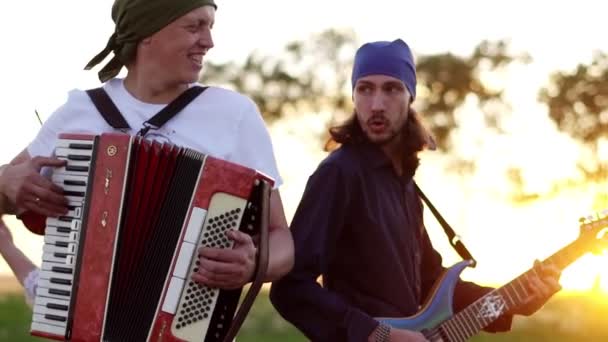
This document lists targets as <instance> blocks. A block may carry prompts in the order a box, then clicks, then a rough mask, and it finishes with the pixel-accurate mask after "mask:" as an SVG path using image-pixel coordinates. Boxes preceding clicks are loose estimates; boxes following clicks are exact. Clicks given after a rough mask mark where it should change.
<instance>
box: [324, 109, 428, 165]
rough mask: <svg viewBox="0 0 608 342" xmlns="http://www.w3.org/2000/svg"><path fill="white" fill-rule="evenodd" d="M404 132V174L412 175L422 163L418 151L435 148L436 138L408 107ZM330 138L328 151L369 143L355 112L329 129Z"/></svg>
mask: <svg viewBox="0 0 608 342" xmlns="http://www.w3.org/2000/svg"><path fill="white" fill-rule="evenodd" d="M402 133H403V147H402V151H403V156H404V157H403V175H404V176H405V177H408V176H409V177H412V176H413V175H414V173H415V172H416V169H417V168H418V165H419V164H420V160H419V158H418V152H421V151H422V150H424V149H425V148H428V149H433V150H434V149H435V139H434V138H433V135H432V134H431V132H430V131H429V130H428V129H427V128H426V127H424V125H423V124H422V120H421V119H420V116H419V114H418V113H417V112H416V111H415V110H414V109H413V108H412V107H409V108H408V115H407V120H406V122H405V124H404V125H403V128H402ZM329 134H330V138H329V139H328V140H327V142H326V143H325V150H326V151H333V150H334V149H336V148H338V147H339V146H340V145H358V144H364V143H368V142H369V139H368V138H367V136H366V135H365V133H364V132H363V129H361V125H360V124H359V120H357V113H356V112H353V115H351V116H350V117H349V118H348V120H346V121H345V122H344V123H343V124H340V125H337V126H333V127H331V128H330V129H329Z"/></svg>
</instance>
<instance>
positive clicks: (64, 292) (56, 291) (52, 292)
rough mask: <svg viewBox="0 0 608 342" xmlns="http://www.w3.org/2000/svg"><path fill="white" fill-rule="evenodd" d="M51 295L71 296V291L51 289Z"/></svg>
mask: <svg viewBox="0 0 608 342" xmlns="http://www.w3.org/2000/svg"><path fill="white" fill-rule="evenodd" d="M49 293H50V294H54V295H58V296H66V297H69V296H70V291H66V290H60V289H49Z"/></svg>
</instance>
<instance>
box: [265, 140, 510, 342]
mask: <svg viewBox="0 0 608 342" xmlns="http://www.w3.org/2000/svg"><path fill="white" fill-rule="evenodd" d="M422 211H423V207H422V203H421V201H420V199H419V197H418V195H417V193H416V191H415V188H414V184H413V181H412V180H411V179H406V180H404V179H402V178H401V177H399V176H398V175H397V174H396V173H395V171H394V169H393V167H392V164H391V162H390V160H389V159H388V158H387V157H386V156H385V154H384V153H383V152H382V150H381V149H380V148H378V147H377V146H374V145H371V144H363V145H357V146H351V145H346V146H342V147H340V148H339V149H337V150H336V151H334V152H333V153H332V154H331V155H330V156H329V157H327V158H326V159H325V160H324V161H323V162H322V163H321V164H320V165H319V167H318V168H317V170H316V171H315V172H314V174H313V175H312V176H311V177H310V178H309V180H308V183H307V185H306V189H305V191H304V194H303V197H302V200H301V202H300V204H299V206H298V209H297V211H296V214H295V215H294V218H293V220H292V224H291V231H292V234H293V237H294V243H295V265H294V268H293V270H292V271H291V272H290V273H288V274H287V275H286V276H285V277H283V278H282V279H280V280H279V281H277V282H275V283H274V284H273V286H272V289H271V294H270V296H271V297H270V298H271V301H272V303H273V304H274V306H275V307H276V309H277V310H278V311H279V313H280V314H281V315H282V316H283V317H284V318H285V319H286V320H288V321H290V322H291V323H292V324H294V325H295V326H296V327H297V328H298V329H300V330H301V331H302V332H303V333H304V334H305V335H306V336H307V337H308V338H310V339H311V340H313V341H367V338H368V336H369V335H370V334H371V332H372V331H373V330H374V329H375V328H376V326H377V325H378V322H377V321H375V320H374V319H373V317H378V316H385V317H388V316H393V317H396V316H410V315H413V314H415V313H416V312H417V311H418V309H419V307H420V305H421V303H422V301H423V299H425V298H426V296H427V294H428V292H429V291H430V289H431V288H432V285H433V284H434V282H435V280H437V279H438V276H439V275H440V274H441V272H442V271H443V267H442V265H441V256H440V255H439V254H438V253H437V252H436V251H435V250H434V249H433V247H432V245H431V242H430V240H429V237H428V235H427V233H426V230H425V229H424V224H423V220H422ZM320 275H321V276H322V283H323V286H322V287H321V286H320V285H319V284H318V283H317V281H316V280H317V278H318V277H319V276H320ZM489 290H490V289H488V288H482V287H479V286H477V285H475V284H472V283H466V282H461V284H459V286H457V288H456V297H455V299H454V303H455V305H454V306H455V310H456V311H457V310H459V309H461V308H464V307H465V306H466V305H468V304H469V303H472V302H473V301H474V300H475V299H476V298H478V297H480V296H481V295H483V294H485V293H486V292H487V291H489ZM509 326H510V319H509V320H507V321H505V322H503V323H502V324H500V326H498V327H495V328H496V329H497V330H505V329H508V328H509ZM490 330H492V329H490Z"/></svg>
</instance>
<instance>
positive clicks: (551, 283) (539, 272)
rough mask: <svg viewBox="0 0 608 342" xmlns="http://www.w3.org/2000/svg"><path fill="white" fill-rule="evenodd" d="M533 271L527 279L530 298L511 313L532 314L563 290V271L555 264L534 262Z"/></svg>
mask: <svg viewBox="0 0 608 342" xmlns="http://www.w3.org/2000/svg"><path fill="white" fill-rule="evenodd" d="M532 270H533V272H530V276H529V277H528V279H527V283H526V284H525V285H524V286H526V288H527V290H528V293H529V294H530V296H529V300H528V301H527V302H526V303H524V304H523V305H520V306H517V307H515V308H513V309H512V310H511V311H510V312H509V313H510V314H516V315H523V316H530V315H532V314H534V313H535V312H536V311H538V310H539V309H540V308H542V307H543V305H545V303H546V302H547V301H548V300H549V298H551V296H553V295H554V294H556V293H557V292H559V291H560V290H561V288H562V287H561V285H560V284H559V278H560V276H561V271H560V269H559V268H558V267H556V266H555V265H543V263H541V262H540V261H538V260H536V261H535V262H534V267H533V268H532Z"/></svg>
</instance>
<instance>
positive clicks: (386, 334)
mask: <svg viewBox="0 0 608 342" xmlns="http://www.w3.org/2000/svg"><path fill="white" fill-rule="evenodd" d="M390 340H391V327H390V326H389V325H386V324H384V323H380V324H378V326H377V327H376V329H374V331H372V334H371V335H370V336H369V339H368V341H369V342H389V341H390Z"/></svg>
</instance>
